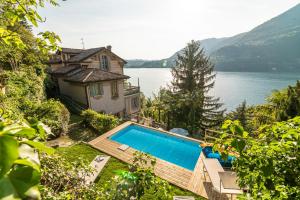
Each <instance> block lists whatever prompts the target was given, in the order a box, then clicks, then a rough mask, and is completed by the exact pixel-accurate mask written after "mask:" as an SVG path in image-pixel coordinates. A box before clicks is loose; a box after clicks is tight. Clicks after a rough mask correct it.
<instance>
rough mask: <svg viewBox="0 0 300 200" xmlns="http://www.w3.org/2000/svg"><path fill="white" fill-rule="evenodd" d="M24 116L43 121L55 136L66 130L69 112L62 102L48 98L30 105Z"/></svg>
mask: <svg viewBox="0 0 300 200" xmlns="http://www.w3.org/2000/svg"><path fill="white" fill-rule="evenodd" d="M26 117H27V118H30V119H32V118H35V119H38V120H40V121H41V122H43V123H45V124H46V125H48V126H49V127H50V128H51V131H52V133H53V134H54V136H55V137H57V136H59V135H60V134H61V133H64V132H66V131H67V130H68V124H69V120H70V113H69V111H68V110H67V109H66V107H65V106H64V105H63V104H62V103H60V102H59V101H56V100H54V99H50V100H47V101H43V102H42V103H41V104H39V105H32V107H31V109H30V110H28V111H27V112H26Z"/></svg>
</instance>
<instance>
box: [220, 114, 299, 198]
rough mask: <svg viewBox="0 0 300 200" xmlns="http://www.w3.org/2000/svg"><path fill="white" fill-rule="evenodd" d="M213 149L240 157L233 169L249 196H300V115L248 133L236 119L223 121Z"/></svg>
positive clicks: (224, 154) (225, 154)
mask: <svg viewBox="0 0 300 200" xmlns="http://www.w3.org/2000/svg"><path fill="white" fill-rule="evenodd" d="M222 128H223V133H222V134H221V135H222V136H221V138H220V139H219V140H217V141H216V145H215V149H217V150H218V151H220V152H222V154H223V156H225V157H226V156H227V155H228V153H229V152H230V151H234V152H237V153H238V154H239V156H238V157H237V159H236V160H235V161H234V163H233V166H234V170H235V171H236V172H237V175H238V178H239V179H238V182H239V185H240V186H241V187H242V188H249V193H250V194H251V196H252V199H291V200H293V199H300V181H299V180H300V153H299V144H300V117H296V118H293V119H290V120H288V121H283V122H276V123H273V124H271V125H264V126H262V127H260V128H259V129H258V133H257V135H256V136H253V135H252V136H251V135H250V134H249V133H248V132H246V131H245V130H244V129H243V127H242V126H241V125H240V123H239V121H231V120H228V121H226V122H225V123H224V124H223V126H222Z"/></svg>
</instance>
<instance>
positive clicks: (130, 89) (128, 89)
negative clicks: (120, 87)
mask: <svg viewBox="0 0 300 200" xmlns="http://www.w3.org/2000/svg"><path fill="white" fill-rule="evenodd" d="M138 93H140V87H138V86H132V85H126V84H125V87H124V96H129V95H133V94H138Z"/></svg>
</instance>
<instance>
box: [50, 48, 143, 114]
mask: <svg viewBox="0 0 300 200" xmlns="http://www.w3.org/2000/svg"><path fill="white" fill-rule="evenodd" d="M49 64H50V74H51V77H52V80H53V81H54V82H55V86H56V88H57V92H58V93H59V95H60V96H64V97H68V98H69V99H71V100H72V101H73V102H74V103H76V104H78V105H81V106H82V107H83V108H90V109H92V110H95V111H97V112H104V113H107V114H114V115H119V116H124V115H125V116H126V115H130V114H133V113H137V112H139V110H140V104H139V102H140V88H139V87H138V86H131V85H130V84H128V83H127V80H128V79H129V78H130V77H129V76H126V75H124V70H123V67H124V64H126V61H125V60H124V59H122V58H120V57H119V56H118V55H116V54H115V53H113V52H112V48H111V46H107V47H100V48H92V49H72V48H62V49H61V51H57V52H56V53H55V55H53V56H52V58H51V59H50V62H49Z"/></svg>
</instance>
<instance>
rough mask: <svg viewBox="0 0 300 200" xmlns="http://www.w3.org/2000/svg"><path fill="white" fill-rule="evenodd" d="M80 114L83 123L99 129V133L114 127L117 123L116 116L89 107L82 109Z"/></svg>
mask: <svg viewBox="0 0 300 200" xmlns="http://www.w3.org/2000/svg"><path fill="white" fill-rule="evenodd" d="M81 116H82V117H83V118H84V119H83V123H84V124H86V125H88V126H90V127H92V128H93V129H95V130H96V131H99V132H100V134H102V133H105V132H107V131H109V130H111V129H113V128H115V127H116V126H117V125H118V124H119V120H118V118H117V117H115V116H113V115H107V114H101V113H97V112H96V111H93V110H90V109H88V110H85V111H83V112H82V113H81Z"/></svg>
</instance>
